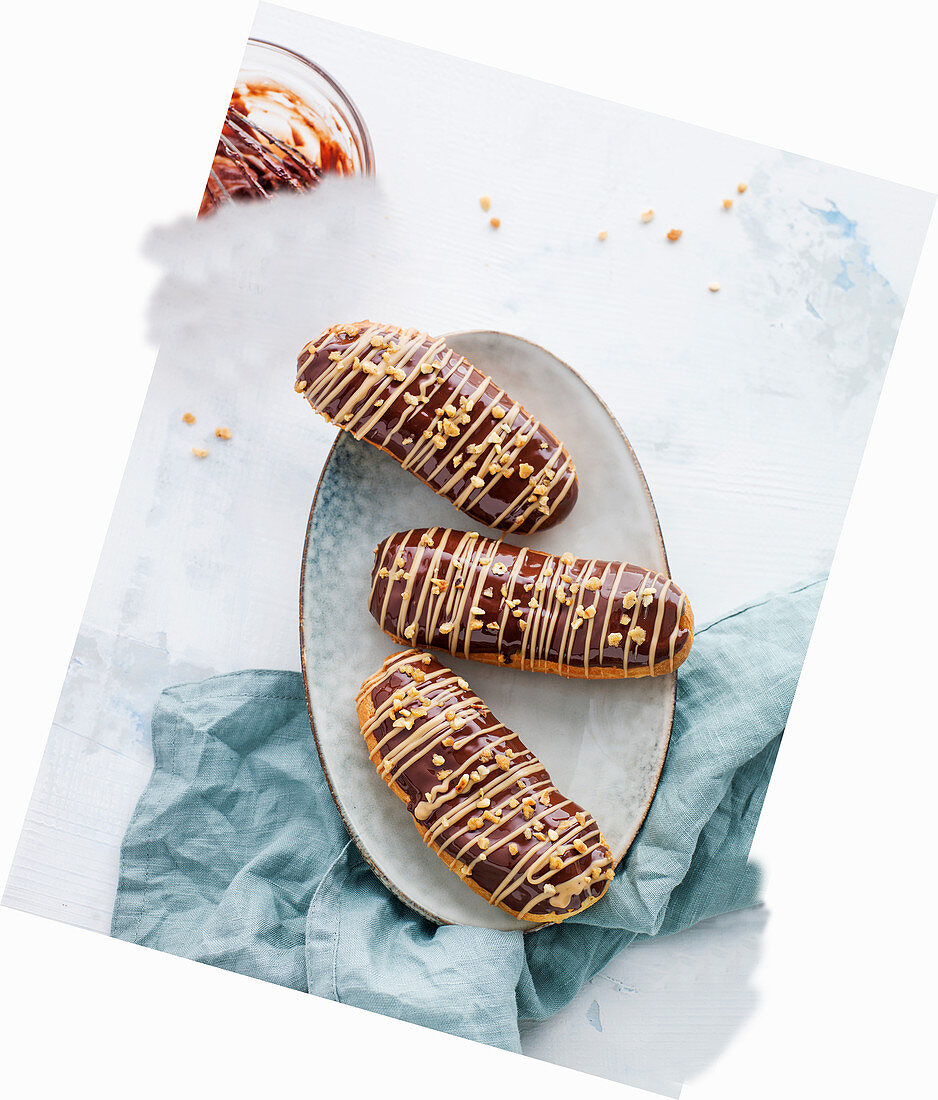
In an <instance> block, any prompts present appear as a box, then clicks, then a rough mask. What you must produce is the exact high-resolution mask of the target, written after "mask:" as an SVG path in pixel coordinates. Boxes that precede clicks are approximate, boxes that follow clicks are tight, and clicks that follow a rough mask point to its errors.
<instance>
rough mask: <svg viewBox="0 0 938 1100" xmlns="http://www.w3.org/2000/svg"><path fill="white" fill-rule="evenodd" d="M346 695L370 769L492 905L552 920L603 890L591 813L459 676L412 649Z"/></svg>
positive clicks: (606, 858)
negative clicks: (351, 703) (350, 695)
mask: <svg viewBox="0 0 938 1100" xmlns="http://www.w3.org/2000/svg"><path fill="white" fill-rule="evenodd" d="M356 703H357V711H358V721H359V724H360V726H361V731H362V734H363V735H364V738H365V743H366V745H367V747H368V754H369V757H370V759H371V761H372V762H373V763H374V765H375V766H376V768H377V770H378V774H379V775H380V776H381V778H382V779H383V780H384V781H385V783H387V785H388V786H389V787H390V788H391V790H392V791H393V792H394V793H395V794H396V795H397V796H398V798H400V799H401V801H402V802H404V803H405V804H406V806H407V809H408V811H409V812H410V816H411V820H412V821H413V823H414V825H416V827H417V830H418V831H419V832H420V835H421V836H422V837H423V840H424V842H425V843H426V844H427V846H428V847H429V848H431V849H432V850H433V851H434V852H436V854H437V855H438V856H439V857H440V858H441V859H442V860H443V861H444V863H446V865H447V866H448V867H449V868H450V870H452V871H454V872H455V873H456V874H457V875H459V877H460V878H461V879H462V880H463V882H465V883H466V885H467V886H469V887H471V888H472V889H473V890H474V891H475V892H476V893H477V894H479V895H480V896H481V897H483V898H485V899H486V901H488V902H489V904H490V905H495V906H497V907H498V908H499V909H504V910H505V912H506V913H511V914H512V915H513V916H515V917H517V918H518V919H519V920H525V921H533V922H542V923H553V922H557V921H562V920H564V919H565V918H567V917H569V916H572V915H573V914H574V913H581V912H582V911H583V910H584V909H586V908H588V907H589V906H590V905H593V904H594V903H595V902H596V901H598V900H599V898H601V897H602V895H603V894H604V893H605V891H606V889H607V887H608V885H609V882H610V880H611V879H612V877H613V873H614V872H613V866H612V853H611V852H610V850H609V847H608V845H607V844H606V841H605V840H604V839H603V835H602V833H601V832H600V829H599V826H598V825H597V823H596V821H595V819H594V818H593V817H592V816H591V815H590V814H589V813H587V811H586V810H584V809H583V808H582V807H581V806H579V805H577V803H575V802H573V801H571V800H570V799H569V798H565V797H564V796H563V795H562V794H561V793H560V791H558V790H557V788H556V787H555V786H554V784H553V782H552V781H551V778H550V776H549V775H548V773H547V770H546V769H545V767H544V765H543V764H542V763H541V762H540V761H539V760H538V759H537V757H536V756H535V755H534V753H532V752H531V750H530V749H528V748H526V747H525V746H524V745H523V744H522V742H521V740H520V739H519V738H518V736H517V734H515V733H513V732H512V731H511V730H510V729H508V728H507V727H506V726H505V725H504V724H503V723H501V722H499V721H498V719H497V718H496V717H495V715H494V714H492V712H491V711H490V710H489V709H488V707H487V706H485V704H484V703H483V702H482V700H481V699H480V698H479V697H478V696H477V695H475V694H473V691H472V689H471V688H470V687H469V684H468V683H467V682H466V681H465V680H464V679H463V678H462V677H460V676H457V675H456V673H454V672H453V671H452V670H451V669H448V668H446V667H445V666H444V665H442V664H440V663H439V661H437V660H435V659H434V658H433V657H431V656H430V654H429V653H421V652H420V651H419V650H416V649H410V650H407V651H405V652H403V653H395V654H394V655H393V656H391V657H388V659H387V660H386V661H385V662H384V664H383V666H382V667H381V669H380V670H379V671H378V672H376V673H375V674H374V675H373V676H370V677H369V678H368V679H367V680H366V681H365V682H364V683H363V684H362V687H361V691H360V692H359V693H358V697H357V700H356Z"/></svg>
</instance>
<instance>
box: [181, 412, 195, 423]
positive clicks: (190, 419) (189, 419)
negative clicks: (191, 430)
mask: <svg viewBox="0 0 938 1100" xmlns="http://www.w3.org/2000/svg"><path fill="white" fill-rule="evenodd" d="M182 422H183V424H194V423H195V417H194V416H193V415H192V413H183V414H182Z"/></svg>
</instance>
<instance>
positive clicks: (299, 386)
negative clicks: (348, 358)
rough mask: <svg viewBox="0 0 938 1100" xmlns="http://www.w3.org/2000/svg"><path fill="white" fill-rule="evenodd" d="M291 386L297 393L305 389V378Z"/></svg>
mask: <svg viewBox="0 0 938 1100" xmlns="http://www.w3.org/2000/svg"><path fill="white" fill-rule="evenodd" d="M293 388H294V389H295V390H296V392H297V393H302V392H303V390H305V389H306V379H305V378H298V379H297V380H296V382H295V383H294V386H293ZM186 416H192V413H186ZM193 419H195V418H194V417H193ZM183 420H186V417H185V416H184V417H183ZM186 423H187V424H188V423H189V421H188V420H186Z"/></svg>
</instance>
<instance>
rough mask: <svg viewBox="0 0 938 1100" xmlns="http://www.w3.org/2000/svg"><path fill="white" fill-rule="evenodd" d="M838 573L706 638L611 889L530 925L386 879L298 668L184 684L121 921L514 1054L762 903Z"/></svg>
mask: <svg viewBox="0 0 938 1100" xmlns="http://www.w3.org/2000/svg"><path fill="white" fill-rule="evenodd" d="M823 586H824V581H823V579H819V580H814V581H811V582H809V583H807V584H804V585H800V586H799V587H798V588H796V589H792V590H791V591H789V592H785V593H780V594H776V595H772V596H769V597H766V598H765V599H764V600H762V601H760V602H759V603H756V604H753V605H751V606H749V607H746V608H744V609H741V610H739V611H736V612H733V613H732V614H731V615H728V616H726V617H724V618H722V619H720V620H718V621H717V622H714V623H711V624H710V625H709V626H706V627H704V628H703V629H701V630H699V631H698V633H697V636H696V638H695V640H694V647H693V650H692V651H691V654H690V657H689V658H688V659H687V661H686V662H685V664H684V665H683V666H682V668H681V670H680V672H679V674H678V683H677V709H676V712H675V719H674V729H673V732H672V736H671V744H670V748H669V750H668V755H667V759H666V761H665V766H664V769H663V771H662V774H661V780H660V782H659V785H658V789H657V792H656V794H655V797H654V800H653V802H652V805H651V809H650V810H649V813H648V816H647V818H646V820H645V823H644V825H643V826H642V829H641V831H640V833H639V835H638V837H637V839H636V841H635V843H634V844H633V845H632V847H631V849H630V850H629V852H628V854H627V855H626V857H625V859H624V860H623V862H622V863H621V864H620V866H619V868H618V870H617V874H616V878H615V879H614V881H613V882H612V884H611V886H610V888H609V890H608V891H607V893H606V896H605V897H604V898H603V899H602V901H600V902H598V903H597V904H596V905H594V906H593V907H592V908H590V909H588V910H587V911H586V912H585V913H583V915H582V916H581V917H573V918H570V919H569V920H567V921H565V922H564V923H563V924H561V925H557V926H551V927H548V928H544V929H541V930H539V931H538V932H536V933H533V934H531V935H527V936H523V935H522V934H521V933H520V932H494V931H489V930H487V929H479V928H467V927H461V926H444V927H439V926H437V925H435V924H433V923H432V922H430V921H428V920H426V919H425V918H423V917H421V916H419V915H417V914H416V913H414V912H413V911H412V910H411V909H409V908H408V907H407V906H406V905H404V904H403V903H402V902H401V901H399V900H398V899H397V898H396V897H395V896H394V895H393V894H391V893H390V892H389V891H388V890H387V889H386V888H385V887H384V886H383V885H382V884H381V883H380V882H379V881H378V879H377V878H376V877H375V876H374V874H373V873H372V871H371V869H370V868H369V867H368V865H367V864H366V863H365V861H364V860H363V859H362V857H361V855H360V853H359V851H358V849H357V848H356V847H355V845H354V844H353V843H352V842H351V841H350V840H349V836H348V832H347V831H346V829H345V826H344V825H343V823H342V819H341V818H340V816H339V814H338V812H337V810H336V808H335V804H334V803H333V801H332V797H331V795H330V793H329V787H328V785H327V783H326V780H325V777H324V775H323V772H322V768H321V766H320V763H319V758H318V756H317V754H316V749H315V745H314V743H313V738H312V736H311V733H310V729H309V719H308V717H307V713H306V700H305V696H304V692H303V681H302V678H301V677H300V675H299V674H298V673H295V672H270V671H246V672H235V673H232V674H230V675H227V676H215V677H212V678H211V679H209V680H206V681H204V682H202V683H197V684H184V685H182V686H179V687H174V688H169V689H168V690H167V691H165V692H163V694H162V695H161V697H160V699H159V701H158V703H157V706H156V708H155V710H154V714H153V723H152V732H153V750H154V758H155V762H154V768H153V775H152V777H151V779H150V782H149V784H148V786H147V788H146V790H145V791H144V792H143V794H142V796H141V798H140V801H139V803H138V805H137V808H136V810H135V812H134V815H133V818H132V820H131V823H130V826H129V827H128V829H127V833H126V836H125V838H124V842H123V845H122V848H121V865H120V877H119V882H118V888H117V898H116V901H115V904H114V913H113V918H112V927H111V932H112V935H114V936H118V937H120V938H121V939H126V940H132V941H134V942H136V943H141V944H145V945H147V946H149V947H155V948H158V949H160V950H163V951H169V952H171V953H173V954H177V955H183V956H185V957H187V958H191V959H196V960H199V961H201V962H206V963H211V964H213V965H215V966H222V967H225V968H227V969H229V970H235V971H238V972H240V973H243V974H248V975H251V976H253V977H257V978H262V979H264V980H266V981H272V982H277V983H279V984H281V985H286V986H291V987H293V988H294V989H300V990H306V991H308V992H310V993H313V994H316V995H319V996H322V997H329V998H331V999H333V1000H337V1001H342V1002H344V1003H347V1004H354V1005H358V1006H359V1007H362V1008H367V1009H371V1010H373V1011H376V1012H382V1013H384V1014H386V1015H389V1016H395V1017H398V1018H400V1019H404V1020H409V1021H411V1022H413V1023H418V1024H423V1025H425V1026H428V1027H432V1028H436V1029H438V1030H441V1031H448V1032H451V1033H453V1034H456V1035H462V1036H465V1037H467V1038H470V1039H476V1040H478V1041H480V1042H484V1043H489V1044H491V1045H493V1046H499V1047H504V1048H506V1049H508V1050H515V1051H518V1050H520V1039H519V1032H518V1022H519V1020H524V1019H543V1018H545V1017H547V1016H549V1015H551V1014H552V1013H554V1012H556V1011H558V1009H560V1008H562V1007H563V1005H565V1004H566V1003H567V1002H568V1001H569V1000H570V999H571V998H572V997H574V996H575V995H576V993H577V992H578V991H579V989H580V987H581V986H582V985H583V983H584V982H586V981H588V980H589V979H590V978H591V977H593V975H594V974H596V973H597V972H598V971H599V970H601V969H602V968H603V966H605V964H606V963H607V962H608V961H609V959H611V958H612V957H613V955H615V954H616V953H617V952H618V951H620V950H622V948H624V947H625V946H626V945H627V944H629V943H631V942H633V941H634V940H636V939H638V938H646V937H649V936H655V935H664V934H668V933H672V932H677V931H679V930H681V929H683V928H687V927H689V926H690V925H692V924H695V923H696V922H697V921H700V920H704V919H706V918H707V917H712V916H715V915H716V914H718V913H724V912H728V911H730V910H733V909H739V908H743V907H745V906H748V905H753V904H755V902H756V901H757V900H758V890H759V875H758V872H757V870H756V869H755V868H754V867H753V866H752V865H750V864H749V862H748V856H749V848H750V845H751V843H752V837H753V833H754V831H755V826H756V822H757V820H758V816H759V812H760V810H761V808H762V801H763V798H764V796H765V790H766V786H767V784H768V780H769V775H770V774H771V771H772V765H773V763H774V761H775V755H776V752H777V750H778V745H779V740H780V737H781V733H782V730H783V729H784V726H785V722H786V720H787V717H788V711H789V708H790V706H791V701H792V698H793V696H794V691H795V685H796V684H797V681H798V676H799V674H800V671H801V665H802V662H803V659H804V654H805V651H806V649H807V645H808V640H809V638H810V635H811V630H812V627H813V625H814V620H815V617H816V615H817V609H818V604H819V602H820V598H821V593H822V591H823ZM597 690H601V685H599V686H598V688H597ZM401 827H402V828H407V827H409V826H408V823H407V821H406V820H405V819H403V818H402V824H401Z"/></svg>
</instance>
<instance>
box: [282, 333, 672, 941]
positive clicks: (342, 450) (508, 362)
mask: <svg viewBox="0 0 938 1100" xmlns="http://www.w3.org/2000/svg"><path fill="white" fill-rule="evenodd" d="M448 343H449V344H450V346H451V347H453V348H454V349H455V350H456V351H458V352H459V353H460V354H462V355H465V357H466V358H467V359H468V360H469V361H470V362H471V363H473V364H474V365H475V366H477V367H478V368H479V369H480V370H483V371H486V372H487V373H490V374H493V375H494V376H495V377H496V378H497V379H498V383H499V385H501V386H504V387H505V389H507V390H508V392H509V393H510V394H511V395H512V396H513V397H515V398H516V399H517V400H519V401H521V402H522V404H523V405H524V406H525V407H526V408H527V409H528V410H529V411H530V412H532V413H533V414H534V415H535V416H538V417H540V418H541V419H542V420H543V421H544V422H545V423H546V424H547V425H548V426H549V427H550V429H551V430H552V431H553V432H554V433H555V434H556V435H557V436H559V438H561V439H562V440H563V441H564V443H565V444H566V445H567V447H568V448H569V451H570V453H571V455H572V456H573V460H574V462H575V463H576V467H577V472H578V475H579V490H580V491H579V498H578V500H577V504H576V507H575V508H574V509H573V512H572V513H571V514H570V516H568V517H567V519H566V520H564V521H563V522H562V523H561V524H559V525H558V526H557V527H554V528H551V529H550V530H547V531H543V532H538V533H537V534H535V535H533V536H527V537H525V536H523V535H522V536H515V537H514V538H512V537H509V541H515V542H517V541H524V542H525V544H526V545H529V546H534V547H537V548H538V549H543V550H550V551H552V552H553V553H558V554H559V553H563V552H565V551H570V552H571V553H574V554H576V555H577V556H580V557H598V558H607V559H613V560H622V559H625V560H628V561H632V562H636V563H639V564H642V565H646V566H650V567H652V568H653V569H656V570H658V571H659V572H662V573H667V572H668V565H667V558H666V556H665V551H664V544H663V542H662V539H661V531H660V529H659V527H658V520H657V516H656V515H655V509H654V505H653V504H652V501H651V497H650V495H649V493H648V488H647V486H646V484H645V478H644V476H643V474H642V471H641V468H640V467H639V465H638V462H637V461H636V458H635V456H634V454H633V453H632V449H631V447H630V446H629V444H628V441H627V440H626V438H625V436H624V435H623V434H622V430H621V429H620V428H619V425H618V424H617V423H616V421H615V420H614V419H613V417H612V415H611V414H610V412H609V410H608V409H607V408H606V407H605V406H604V405H603V403H602V402H601V401H600V399H599V398H598V397H597V396H596V394H595V393H594V392H593V391H592V390H591V389H590V388H589V386H587V385H586V383H585V382H584V381H583V380H582V379H581V378H580V377H579V375H577V374H576V373H575V372H574V371H573V370H571V368H570V367H568V366H567V365H566V364H565V363H563V362H561V360H559V359H557V358H556V357H555V356H553V355H551V354H550V352H548V351H545V350H544V349H543V348H541V347H538V346H537V345H536V344H531V343H529V342H528V341H526V340H522V339H519V338H518V337H516V336H508V335H505V334H503V333H497V332H462V333H457V334H455V335H452V336H450V337H449V338H448ZM434 524H438V525H441V526H445V527H456V528H463V529H467V530H468V529H473V528H477V527H478V525H476V524H473V523H472V521H471V520H469V519H468V518H467V517H465V516H463V515H462V513H460V512H458V511H457V510H456V509H455V508H453V507H452V505H450V504H449V503H448V502H447V501H445V500H443V499H442V498H440V497H438V496H436V494H434V493H433V492H431V491H430V490H429V489H428V488H427V487H426V486H425V485H423V484H422V483H421V482H420V481H418V480H417V478H415V477H414V476H413V475H412V474H409V473H407V472H406V471H404V470H402V469H401V467H400V466H399V465H398V464H397V462H395V461H394V459H393V458H391V457H390V456H389V455H386V454H384V453H383V452H381V451H379V450H378V449H377V448H375V447H372V446H369V445H368V444H367V443H363V442H360V441H358V440H355V439H353V438H352V437H351V436H350V435H348V434H347V433H345V432H342V433H340V434H339V436H338V438H337V439H336V442H335V445H334V447H333V448H332V451H331V453H330V455H329V458H328V459H327V461H326V465H325V467H324V469H323V473H322V478H321V479H320V482H319V487H318V489H317V490H316V496H315V499H314V500H313V506H312V510H311V512H310V517H309V526H308V528H307V533H306V546H305V551H304V561H303V574H302V579H301V582H300V642H301V649H302V660H303V675H304V679H305V682H306V695H307V699H308V702H309V714H310V721H311V723H312V727H313V732H314V735H315V738H316V744H317V747H318V749H319V755H320V758H321V760H322V766H323V770H324V771H325V773H326V778H327V779H328V781H329V785H330V787H331V789H332V794H333V797H334V798H335V801H336V805H337V806H338V808H339V812H340V813H341V814H342V817H343V819H344V820H345V824H346V825H347V826H348V830H349V833H350V834H351V836H352V838H353V839H354V840H355V842H356V844H357V845H358V847H359V848H360V849H361V852H362V854H363V855H364V857H365V859H366V860H367V861H368V862H369V863H370V864H371V866H372V867H373V868H374V870H375V872H376V873H377V874H378V876H379V877H380V878H381V879H382V881H383V882H384V883H385V884H386V885H387V886H388V887H389V888H390V889H391V890H393V892H394V893H395V894H397V896H398V897H400V898H401V899H402V900H403V901H405V902H406V903H407V904H408V905H410V906H411V907H412V908H414V909H416V910H417V911H418V912H420V913H422V914H424V915H425V916H427V917H430V918H431V919H432V920H434V921H437V922H439V923H443V924H470V925H478V926H481V927H486V928H496V929H517V928H519V927H523V928H530V927H533V926H531V925H528V924H526V923H521V922H519V921H517V920H516V919H515V918H514V917H512V916H510V915H509V914H508V913H505V912H503V911H502V910H500V909H497V908H495V907H494V906H490V905H488V904H487V903H486V902H485V901H484V900H483V899H482V898H480V897H479V896H478V895H477V894H475V893H473V891H472V890H469V889H467V888H466V886H465V885H464V884H463V883H462V882H461V881H460V880H459V879H458V878H457V877H456V875H454V874H453V873H452V872H451V871H450V870H449V869H448V868H447V867H446V866H445V864H444V863H443V861H442V860H441V859H439V857H438V856H436V855H435V854H434V853H433V852H432V851H430V849H428V848H427V847H426V846H425V845H424V843H423V841H422V840H421V839H420V835H419V834H418V832H417V830H416V829H415V828H414V825H413V823H412V822H411V821H410V820H409V819H408V814H407V811H406V809H405V807H404V805H403V803H401V801H400V800H399V799H398V798H397V797H396V796H395V795H394V794H392V793H391V791H390V790H388V788H387V787H386V786H385V784H384V782H383V781H382V780H381V779H380V778H379V777H378V774H377V772H376V771H375V768H374V765H373V764H372V763H371V762H370V761H369V759H368V754H367V752H366V751H365V746H364V742H363V739H362V736H361V732H360V730H359V726H358V720H357V718H356V716H355V696H356V694H357V692H358V689H359V687H360V686H361V683H362V681H363V680H364V679H365V678H366V677H367V676H369V675H370V674H371V673H372V672H375V671H376V670H377V669H378V668H380V666H381V663H382V662H383V661H384V659H385V657H387V656H388V655H389V654H390V653H393V652H395V651H397V650H400V648H401V647H400V646H399V645H397V644H396V643H395V642H393V641H392V640H391V639H390V638H388V637H387V636H386V635H385V634H383V633H382V632H381V630H379V628H378V626H377V624H376V623H375V621H374V620H373V619H372V617H371V616H370V615H369V613H368V593H369V589H370V586H371V568H372V563H373V561H374V546H375V544H376V543H377V542H378V541H379V540H380V539H382V538H384V537H385V536H386V535H389V534H391V533H392V532H394V531H399V530H407V529H408V528H411V527H429V526H432V525H434ZM479 530H480V533H484V534H491V535H493V536H495V537H497V536H498V534H499V532H495V531H492V532H489V531H485V530H484V529H481V528H479ZM442 659H443V660H444V661H445V662H447V663H449V664H451V665H452V667H453V668H454V669H455V670H457V671H458V672H459V673H460V674H461V675H462V676H464V677H465V678H466V679H467V680H468V681H469V682H470V684H471V685H472V688H473V690H474V691H475V692H477V693H478V694H479V696H480V697H481V698H482V699H484V700H485V702H486V703H487V704H488V705H489V707H491V709H492V711H493V712H494V713H495V714H496V715H497V716H498V718H499V720H500V721H502V722H504V723H505V724H506V725H507V726H509V727H510V728H511V729H513V730H514V731H515V732H516V733H517V734H518V735H519V736H520V737H521V739H522V740H523V741H524V742H525V743H526V744H527V745H528V747H529V748H531V749H532V750H533V751H534V752H536V753H537V754H538V756H539V757H540V758H541V760H542V761H543V763H544V764H545V765H546V766H547V768H548V770H549V771H550V773H551V776H552V777H553V779H554V781H555V782H556V784H557V786H558V787H559V788H560V790H562V791H563V792H564V793H565V794H567V795H569V796H570V797H571V798H573V799H575V800H576V801H577V802H579V803H580V804H581V805H583V806H586V807H587V808H588V809H589V810H590V811H591V812H592V813H593V815H594V816H595V817H596V820H597V821H598V822H599V824H600V827H601V828H602V830H603V833H604V834H605V836H606V839H607V841H608V842H609V845H610V847H611V849H612V852H613V855H614V856H615V858H616V861H617V862H618V860H620V859H621V858H622V856H623V855H625V852H626V850H627V849H628V847H629V845H630V844H631V843H632V840H633V839H634V838H635V834H636V833H637V832H638V829H639V826H640V825H641V823H642V821H643V820H644V818H645V814H646V813H647V811H648V806H649V805H650V803H651V799H652V795H653V794H654V791H655V787H656V786H657V783H658V776H659V775H660V773H661V767H662V764H663V763H664V757H665V753H666V751H667V747H668V738H669V736H670V732H671V721H672V718H673V715H674V684H675V679H674V676H673V675H670V676H660V677H654V678H646V679H640V680H606V681H596V680H594V681H588V680H587V681H584V680H566V679H564V678H562V677H560V676H554V675H548V674H541V673H535V672H522V671H518V670H514V669H502V668H497V667H492V666H489V665H484V664H480V663H478V662H475V661H463V660H456V659H450V658H449V657H448V655H443V657H442ZM599 904H602V902H600V903H599Z"/></svg>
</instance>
